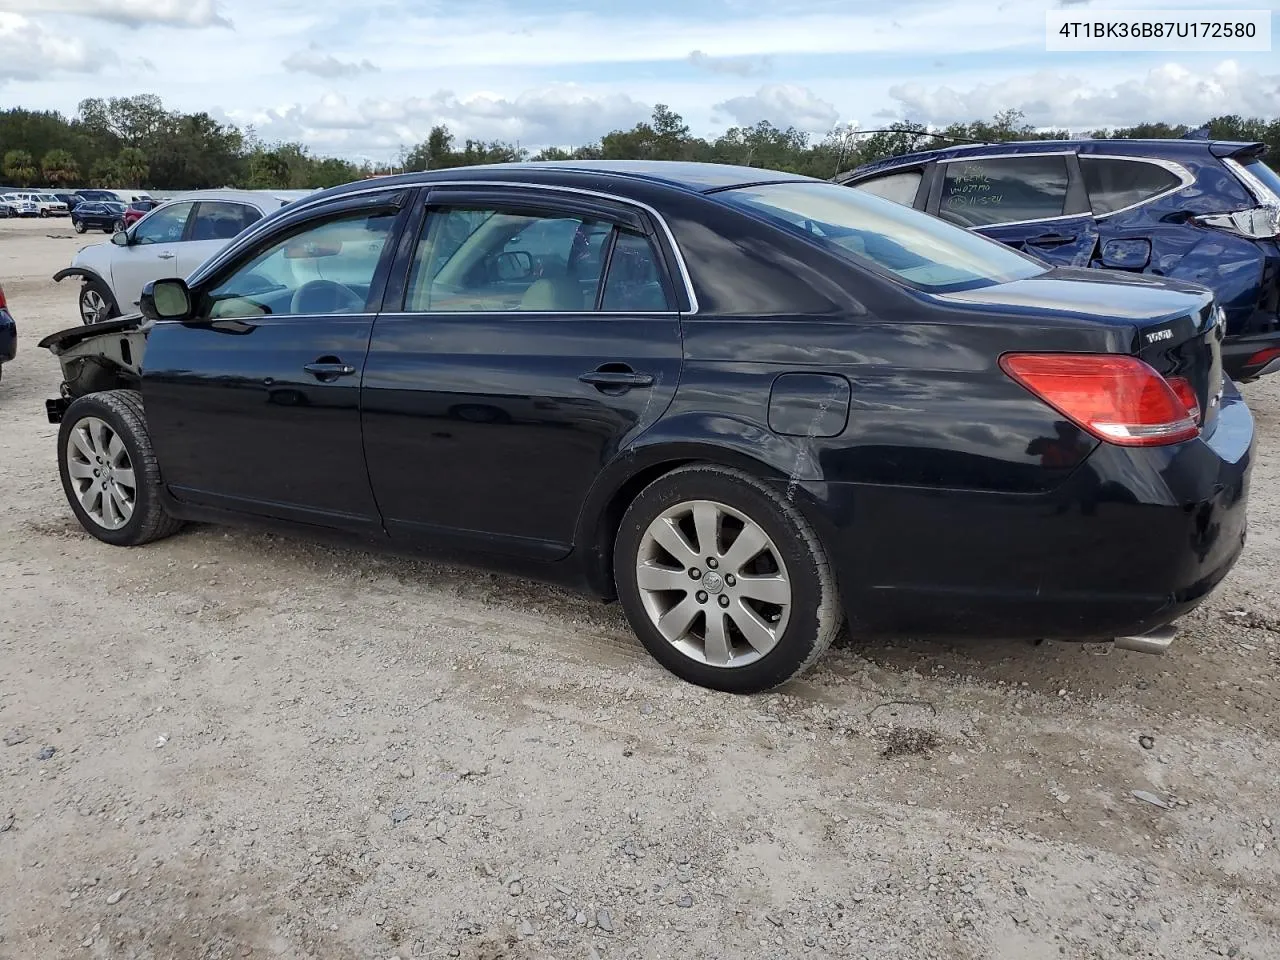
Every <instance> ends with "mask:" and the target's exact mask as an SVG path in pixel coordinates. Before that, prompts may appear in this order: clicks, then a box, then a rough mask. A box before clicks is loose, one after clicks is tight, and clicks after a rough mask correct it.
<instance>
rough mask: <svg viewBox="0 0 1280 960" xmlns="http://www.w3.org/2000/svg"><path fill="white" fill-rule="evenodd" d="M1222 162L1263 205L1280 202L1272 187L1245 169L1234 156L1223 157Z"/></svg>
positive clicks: (1272, 204)
mask: <svg viewBox="0 0 1280 960" xmlns="http://www.w3.org/2000/svg"><path fill="white" fill-rule="evenodd" d="M1222 162H1223V163H1224V164H1225V165H1226V167H1227V169H1228V170H1230V171H1231V172H1232V173H1233V174H1235V176H1236V179H1237V180H1239V181H1240V182H1241V183H1243V184H1244V186H1245V189H1246V190H1248V191H1249V192H1250V193H1251V194H1253V199H1254V200H1256V201H1257V202H1258V203H1260V204H1262V205H1263V206H1267V207H1269V206H1274V205H1275V204H1277V203H1280V197H1277V196H1276V195H1275V194H1274V193H1272V192H1271V188H1270V187H1268V186H1267V185H1266V184H1265V183H1263V182H1262V181H1261V180H1259V179H1258V178H1257V177H1255V176H1254V175H1253V174H1252V173H1250V172H1249V171H1248V170H1246V169H1245V167H1244V164H1243V163H1241V162H1240V161H1239V160H1237V159H1235V158H1234V157H1223V158H1222Z"/></svg>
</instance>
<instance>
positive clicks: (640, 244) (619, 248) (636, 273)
mask: <svg viewBox="0 0 1280 960" xmlns="http://www.w3.org/2000/svg"><path fill="white" fill-rule="evenodd" d="M658 263H659V261H658V251H657V250H656V249H654V246H653V244H652V243H651V242H650V241H649V240H648V238H646V237H642V236H640V235H639V234H638V233H621V232H620V233H619V234H618V239H617V242H616V243H614V246H613V255H612V256H611V257H610V258H609V274H608V276H607V277H605V281H604V299H603V301H602V302H601V304H600V309H602V310H608V311H611V312H615V313H618V312H627V313H632V312H634V313H660V312H663V311H668V310H674V309H675V307H673V306H672V304H671V297H670V295H669V293H668V291H667V287H666V285H665V284H664V283H663V282H662V278H663V272H662V270H661V268H660V267H659V266H658Z"/></svg>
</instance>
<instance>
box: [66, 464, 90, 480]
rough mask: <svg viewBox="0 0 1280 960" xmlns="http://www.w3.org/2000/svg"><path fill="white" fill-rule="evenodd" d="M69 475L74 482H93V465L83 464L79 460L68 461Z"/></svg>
mask: <svg viewBox="0 0 1280 960" xmlns="http://www.w3.org/2000/svg"><path fill="white" fill-rule="evenodd" d="M67 473H69V474H71V477H72V479H73V480H92V479H93V464H91V463H81V462H80V461H79V460H68V461H67Z"/></svg>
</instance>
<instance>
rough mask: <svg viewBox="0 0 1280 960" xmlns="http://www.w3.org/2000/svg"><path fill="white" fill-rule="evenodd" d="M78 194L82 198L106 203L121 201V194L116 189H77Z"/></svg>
mask: <svg viewBox="0 0 1280 960" xmlns="http://www.w3.org/2000/svg"><path fill="white" fill-rule="evenodd" d="M76 196H77V197H79V198H80V199H81V200H98V201H104V202H106V203H121V202H122V201H121V199H120V196H119V194H117V193H116V192H115V191H114V190H77V191H76Z"/></svg>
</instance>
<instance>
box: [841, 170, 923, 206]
mask: <svg viewBox="0 0 1280 960" xmlns="http://www.w3.org/2000/svg"><path fill="white" fill-rule="evenodd" d="M923 178H924V174H923V173H922V172H921V171H919V170H908V171H906V172H905V173H891V174H888V175H887V176H883V177H876V178H875V179H874V180H864V181H863V182H862V183H859V184H857V185H856V187H857V189H858V190H865V191H866V192H867V193H870V194H874V195H875V196H877V197H884V198H885V199H886V200H892V201H893V202H894V203H901V204H902V205H903V206H907V207H909V206H911V205H912V204H914V203H915V202H916V191H918V190H919V189H920V181H921V180H922V179H923Z"/></svg>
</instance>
